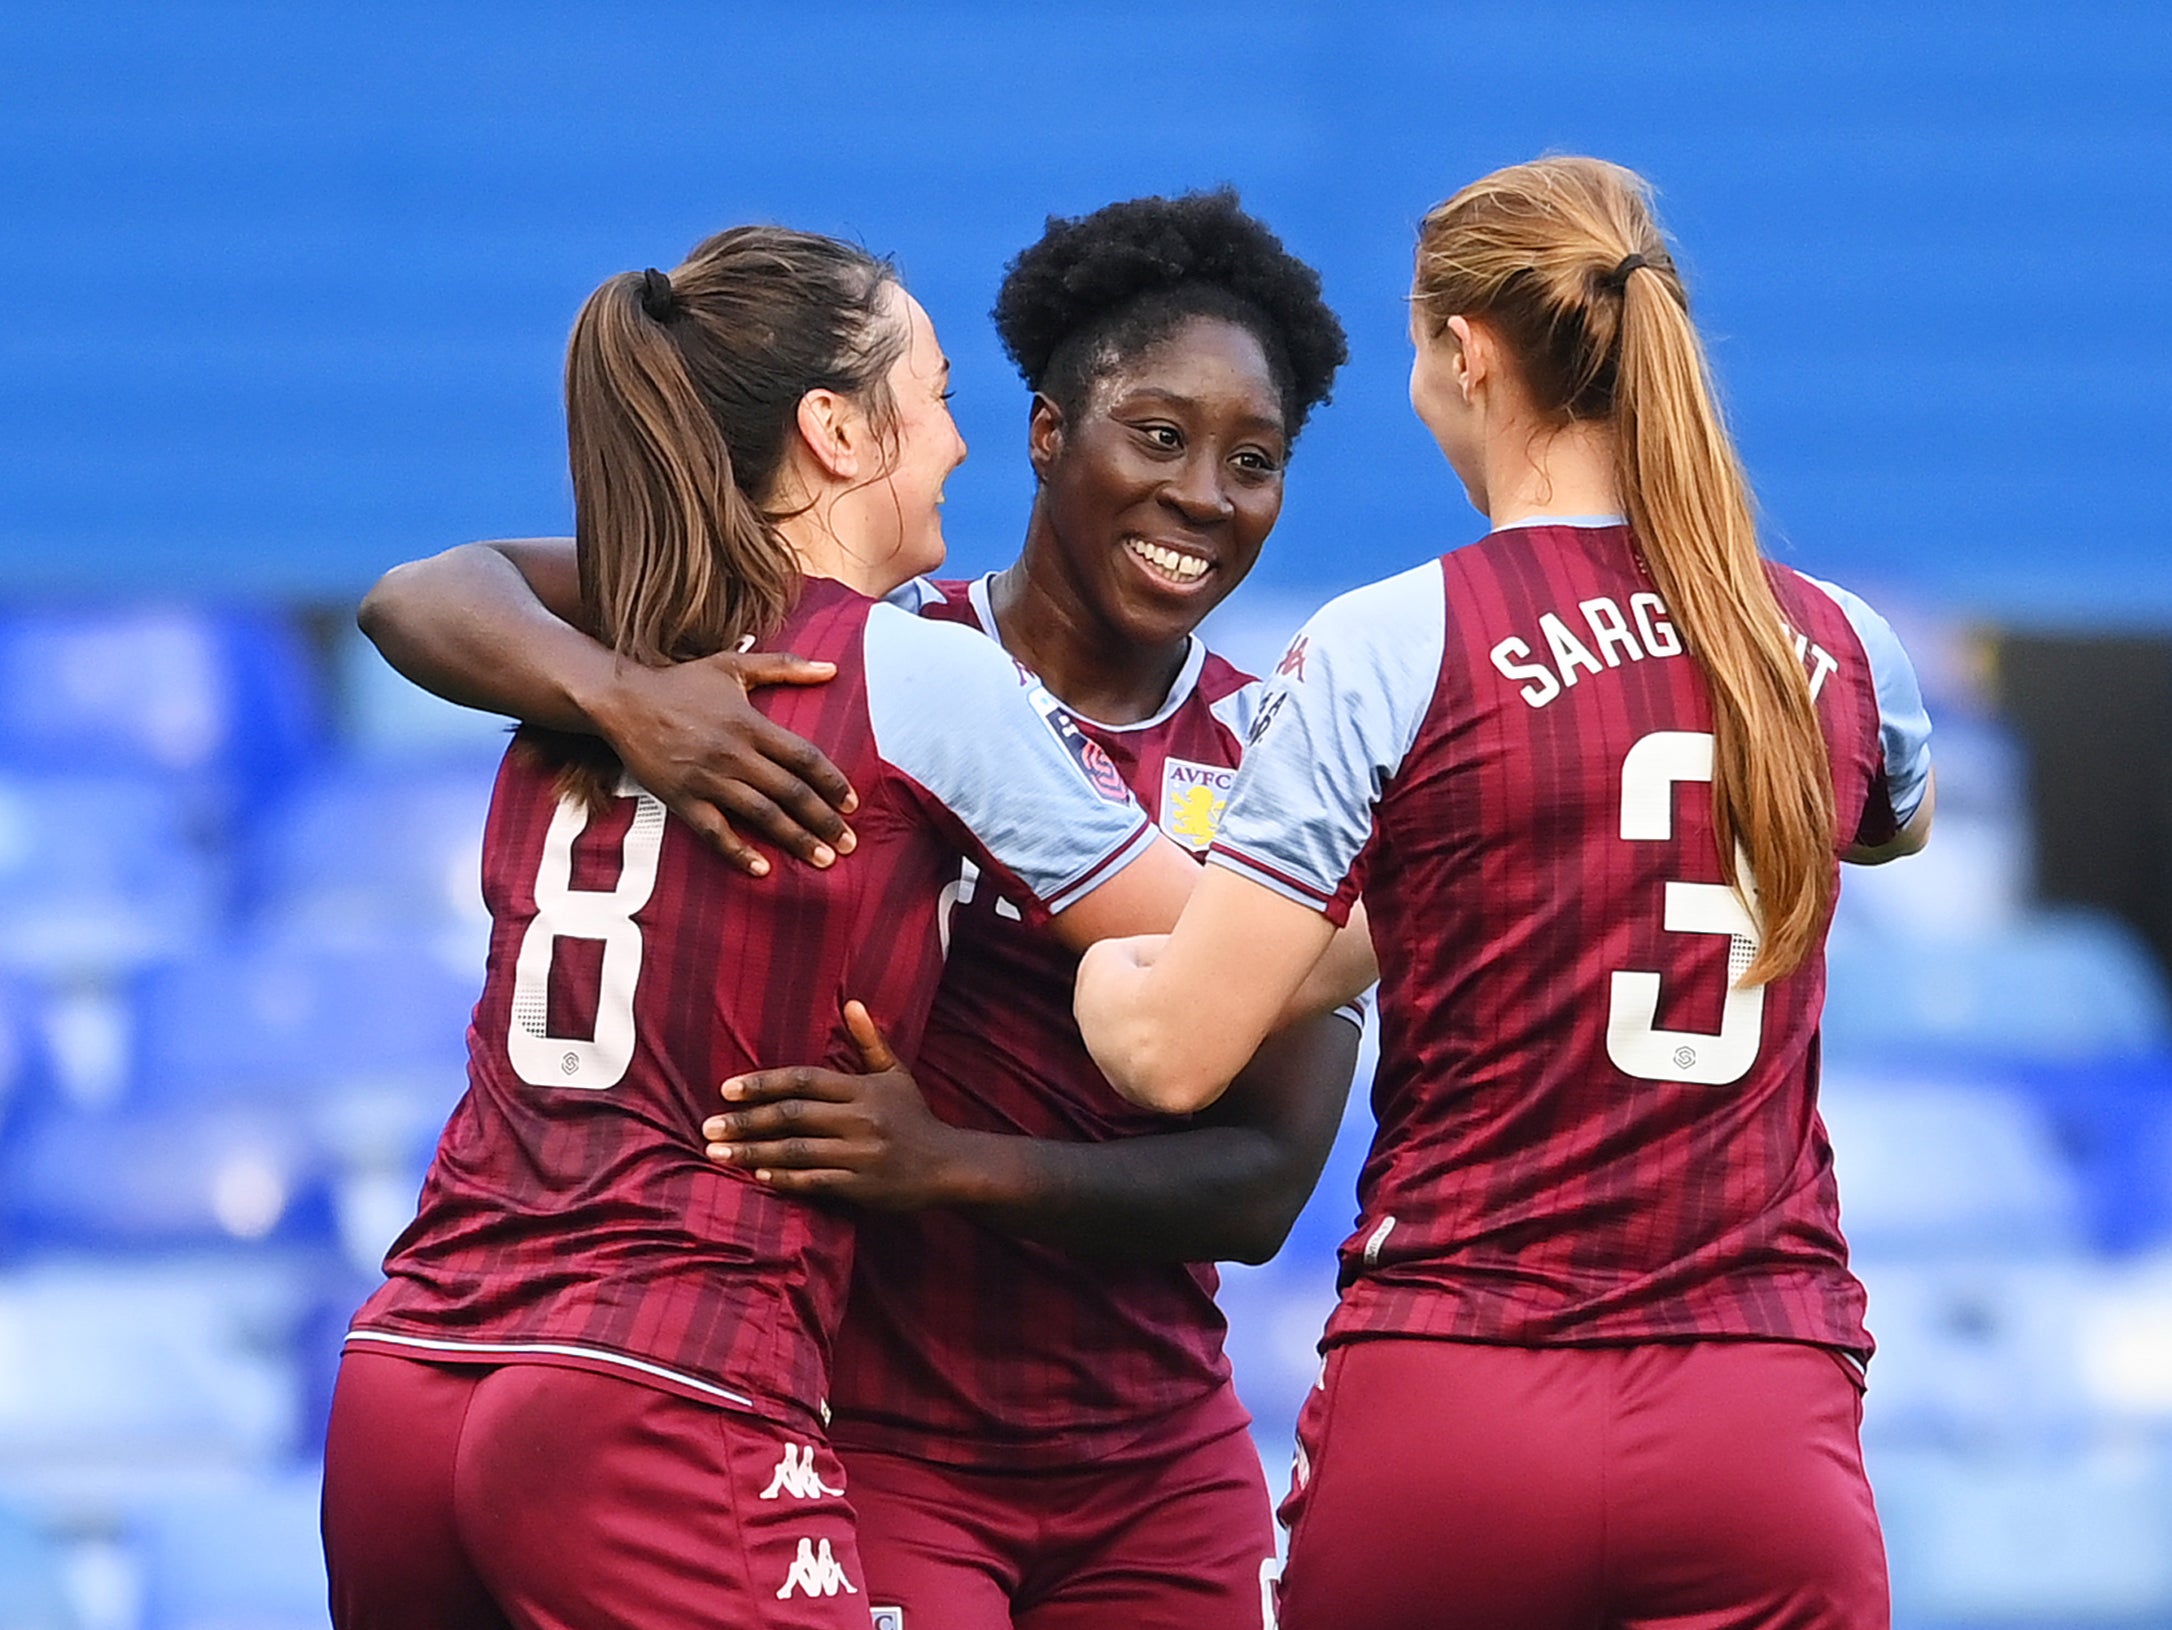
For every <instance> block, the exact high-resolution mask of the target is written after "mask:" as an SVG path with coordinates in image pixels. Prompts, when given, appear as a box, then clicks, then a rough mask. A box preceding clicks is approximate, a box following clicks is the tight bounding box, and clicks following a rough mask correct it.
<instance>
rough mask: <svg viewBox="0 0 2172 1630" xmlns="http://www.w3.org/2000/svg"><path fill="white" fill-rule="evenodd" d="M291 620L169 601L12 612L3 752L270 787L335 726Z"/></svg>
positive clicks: (2, 655)
mask: <svg viewBox="0 0 2172 1630" xmlns="http://www.w3.org/2000/svg"><path fill="white" fill-rule="evenodd" d="M321 691H322V686H321V685H320V684H319V682H318V680H317V676H316V673H315V665H314V663H313V662H312V660H311V658H310V655H309V652H308V650H307V648H306V646H305V645H304V643H303V641H302V639H301V636H300V633H299V631H298V629H297V628H296V627H295V626H294V624H293V623H292V621H291V620H289V619H287V618H284V617H281V616H277V615H274V614H271V613H266V612H225V613H220V612H211V611H205V610H202V609H199V608H194V607H182V606H161V607H137V608H112V609H100V610H95V611H90V610H85V611H42V612H15V613H12V614H10V615H7V616H4V617H0V762H8V763H12V764H15V765H18V766H33V765H34V766H39V767H42V768H46V769H68V770H74V771H78V772H104V773H113V772H138V773H151V774H157V775H163V776H167V777H173V778H179V779H185V780H191V781H198V782H208V781H217V782H223V783H226V784H229V785H230V786H233V787H235V788H239V789H251V790H254V789H264V788H269V787H271V786H274V785H276V784H278V783H279V782H281V781H283V780H284V779H285V778H286V776H287V775H288V774H290V773H291V772H292V770H293V768H294V766H295V765H296V764H297V763H298V762H300V761H301V760H302V759H303V758H305V757H306V756H307V755H309V754H310V753H312V752H314V751H315V750H316V749H317V747H318V745H319V743H320V741H321V738H322V735H323V711H324V710H323V702H322V697H321Z"/></svg>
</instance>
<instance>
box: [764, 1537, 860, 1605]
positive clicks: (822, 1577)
mask: <svg viewBox="0 0 2172 1630" xmlns="http://www.w3.org/2000/svg"><path fill="white" fill-rule="evenodd" d="M795 1590H803V1591H805V1592H806V1593H807V1594H808V1595H810V1596H835V1595H836V1594H837V1593H838V1592H839V1591H840V1590H841V1591H843V1592H844V1593H845V1594H846V1595H847V1596H857V1595H859V1594H860V1592H859V1589H858V1587H857V1586H855V1585H854V1584H853V1582H852V1581H851V1580H849V1579H847V1578H846V1577H845V1570H844V1568H843V1566H842V1565H841V1564H840V1563H839V1562H838V1560H837V1558H836V1557H835V1556H833V1555H831V1553H830V1542H829V1541H828V1540H822V1541H820V1542H819V1548H818V1545H817V1542H816V1541H814V1540H811V1539H803V1540H801V1541H800V1542H799V1555H798V1556H796V1557H794V1558H793V1559H792V1571H791V1572H790V1573H788V1574H786V1575H785V1576H784V1586H783V1588H782V1589H780V1590H779V1591H778V1592H777V1600H778V1601H780V1602H786V1601H790V1600H791V1599H792V1592H793V1591H795Z"/></svg>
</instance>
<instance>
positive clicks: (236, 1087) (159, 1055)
mask: <svg viewBox="0 0 2172 1630" xmlns="http://www.w3.org/2000/svg"><path fill="white" fill-rule="evenodd" d="M482 977H483V965H482V961H481V959H480V958H477V959H476V960H475V961H473V962H472V963H461V964H451V965H449V964H448V962H447V961H446V960H444V959H441V958H440V957H438V956H436V955H435V954H433V953H432V952H430V951H429V950H427V949H420V948H418V947H416V946H415V945H413V944H412V943H408V942H401V941H384V940H379V941H376V942H373V943H350V944H345V945H341V946H336V947H331V948H319V947H314V946H309V945H302V944H282V943H279V942H276V941H266V940H262V939H258V940H255V941H251V942H246V943H242V944H236V945H225V946H220V947H217V948H213V949H209V950H204V951H199V952H197V953H195V954H193V955H191V956H188V957H186V958H182V959H179V960H176V961H172V962H168V963H165V964H162V965H160V966H159V967H156V968H153V969H151V970H149V971H148V972H146V973H145V974H144V976H143V977H142V979H141V980H140V982H139V984H138V987H137V1001H136V1011H135V1023H134V1029H135V1038H136V1053H135V1066H134V1076H135V1085H134V1088H133V1097H134V1100H135V1102H137V1103H138V1104H152V1103H158V1102H162V1101H163V1102H190V1103H226V1102H240V1103H248V1102H253V1101H266V1100H281V1099H283V1100H286V1101H289V1102H303V1103H307V1104H311V1105H323V1104H325V1103H326V1102H328V1101H330V1100H332V1099H333V1098H335V1097H337V1096H338V1095H342V1094H366V1095H389V1096H394V1097H410V1096H420V1097H422V1098H425V1099H427V1100H428V1101H430V1102H432V1103H434V1104H437V1105H440V1106H441V1108H440V1111H439V1113H440V1117H442V1113H443V1109H444V1108H449V1107H450V1106H451V1104H452V1102H453V1100H454V1099H456V1098H457V1097H458V1096H459V1094H460V1090H461V1087H462V1085H463V1084H464V1082H465V1073H464V1072H465V1062H466V1058H467V1047H466V1037H467V1026H468V1016H469V1013H470V1011H471V1010H472V1009H473V1007H474V1005H475V998H476V995H477V993H478V992H479V991H480V990H481V988H482Z"/></svg>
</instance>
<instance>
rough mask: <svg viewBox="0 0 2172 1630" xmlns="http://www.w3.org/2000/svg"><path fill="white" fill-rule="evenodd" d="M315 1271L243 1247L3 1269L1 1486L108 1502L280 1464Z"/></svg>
mask: <svg viewBox="0 0 2172 1630" xmlns="http://www.w3.org/2000/svg"><path fill="white" fill-rule="evenodd" d="M314 1284H315V1278H314V1274H313V1272H312V1271H311V1270H310V1269H309V1268H308V1267H307V1266H306V1265H303V1264H297V1263H294V1262H290V1261H284V1260H280V1259H276V1258H273V1257H269V1256H265V1255H262V1254H256V1255H252V1256H248V1257H241V1256H236V1255H234V1254H232V1253H228V1254H225V1255H223V1256H220V1257H206V1258H188V1259H177V1260H167V1261H159V1262H136V1263H122V1262H114V1263H99V1262H95V1261H87V1260H83V1261H74V1260H70V1261H51V1262H45V1263H40V1264H38V1265H36V1266H34V1267H28V1268H21V1269H17V1270H15V1271H13V1272H10V1273H7V1274H4V1275H0V1362H4V1364H5V1384H0V1496H6V1497H10V1498H13V1499H16V1500H18V1501H21V1500H24V1499H33V1498H34V1499H36V1500H38V1501H40V1502H41V1503H43V1502H59V1503H62V1504H65V1505H73V1506H77V1507H80V1506H81V1505H83V1504H84V1503H85V1502H92V1501H103V1502H105V1503H106V1504H107V1505H108V1506H110V1505H111V1504H112V1503H113V1502H115V1501H118V1500H122V1499H125V1498H128V1497H132V1496H134V1495H137V1494H140V1493H142V1492H144V1491H146V1490H147V1489H152V1488H155V1487H157V1486H159V1485H160V1484H162V1483H170V1484H172V1485H175V1486H193V1484H194V1483H195V1482H196V1481H200V1480H201V1479H202V1478H203V1477H204V1476H206V1475H208V1474H211V1473H214V1472H217V1471H218V1470H220V1469H222V1468H224V1469H227V1470H230V1471H232V1470H253V1469H259V1468H266V1467H271V1466H276V1465H278V1464H280V1463H282V1462H284V1461H285V1460H286V1458H287V1457H288V1456H290V1455H291V1454H293V1453H294V1451H295V1450H296V1448H297V1446H298V1438H299V1432H300V1429H301V1425H302V1420H303V1416H302V1409H303V1404H304V1398H303V1390H302V1382H301V1377H300V1373H299V1370H298V1367H297V1364H296V1359H295V1355H294V1352H293V1345H294V1339H295V1334H296V1331H297V1329H298V1327H299V1324H300V1322H301V1321H302V1320H303V1318H304V1317H305V1316H306V1314H307V1311H308V1308H309V1306H310V1303H311V1299H312V1297H313V1296H314V1295H315V1294H316V1292H315V1290H314V1288H313V1287H314Z"/></svg>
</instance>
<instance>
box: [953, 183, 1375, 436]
mask: <svg viewBox="0 0 2172 1630" xmlns="http://www.w3.org/2000/svg"><path fill="white" fill-rule="evenodd" d="M1195 316H1212V317H1224V318H1227V319H1229V320H1230V321H1232V322H1236V323H1239V324H1241V325H1242V326H1243V327H1245V328H1247V329H1249V330H1250V331H1251V332H1252V334H1253V335H1254V336H1255V337H1256V338H1257V339H1258V340H1259V342H1260V348H1261V350H1263V351H1264V352H1265V353H1266V355H1267V364H1268V367H1269V368H1270V369H1271V370H1272V371H1273V374H1274V378H1275V382H1276V384H1277V385H1278V386H1279V387H1280V388H1281V391H1282V409H1283V416H1284V418H1285V419H1286V421H1287V422H1288V426H1289V433H1290V437H1291V439H1292V440H1293V441H1294V440H1295V439H1296V436H1297V432H1298V431H1299V430H1301V429H1302V428H1303V427H1304V423H1305V419H1306V416H1307V415H1309V414H1310V413H1311V412H1312V410H1313V409H1314V408H1316V407H1318V406H1319V405H1320V404H1321V403H1322V402H1324V401H1326V400H1327V399H1328V396H1329V393H1330V391H1331V389H1332V387H1333V385H1334V382H1335V370H1336V369H1337V368H1339V367H1341V366H1342V364H1343V362H1344V361H1345V360H1347V358H1348V357H1349V354H1350V352H1349V346H1348V344H1347V343H1346V342H1345V341H1344V339H1343V332H1342V323H1341V322H1340V321H1339V320H1338V319H1337V318H1336V316H1335V313H1334V312H1333V311H1332V310H1330V309H1329V308H1328V305H1327V302H1326V301H1325V300H1323V299H1321V298H1320V274H1319V273H1318V272H1316V271H1314V270H1313V269H1312V268H1311V267H1310V266H1308V265H1306V264H1305V263H1304V262H1303V261H1301V260H1299V259H1298V258H1297V257H1296V256H1295V255H1293V254H1291V253H1290V252H1289V251H1288V250H1287V249H1285V248H1283V247H1282V240H1281V239H1280V238H1278V237H1276V236H1275V235H1274V233H1272V232H1271V231H1269V230H1268V229H1267V227H1266V226H1265V225H1263V224H1262V223H1261V222H1260V221H1258V220H1257V219H1255V218H1254V217H1252V216H1250V215H1248V214H1246V213H1245V211H1244V208H1243V206H1242V205H1241V204H1239V203H1238V201H1237V193H1236V189H1234V188H1232V187H1221V188H1217V189H1216V190H1215V191H1213V192H1190V193H1185V194H1184V195H1183V196H1182V197H1178V198H1131V199H1126V200H1125V201H1123V202H1122V203H1116V204H1109V205H1106V206H1105V207H1103V208H1101V209H1097V210H1095V211H1094V212H1093V213H1092V214H1091V215H1080V216H1076V217H1073V218H1071V219H1064V218H1062V217H1060V216H1054V215H1052V216H1050V217H1049V218H1048V229H1047V230H1046V231H1045V232H1043V233H1042V234H1041V236H1040V239H1039V241H1038V242H1036V243H1033V244H1031V245H1030V246H1028V247H1027V248H1026V249H1025V250H1024V251H1023V252H1022V253H1021V254H1020V255H1019V256H1018V258H1017V259H1015V260H1013V261H1012V262H1011V263H1010V266H1009V267H1008V269H1007V270H1006V273H1005V275H1004V278H1003V287H1002V288H1001V289H1000V290H998V291H997V294H996V304H995V325H996V333H997V334H998V335H999V336H1000V337H1001V338H1002V341H1003V349H1004V351H1005V352H1006V353H1007V354H1008V355H1009V357H1010V359H1011V361H1012V362H1014V363H1016V364H1017V365H1018V371H1019V373H1020V374H1022V375H1023V376H1024V377H1025V381H1026V383H1027V384H1028V385H1029V386H1031V387H1032V388H1033V389H1034V390H1037V391H1040V392H1042V393H1044V394H1045V395H1047V396H1049V397H1050V398H1052V399H1053V400H1054V401H1055V402H1056V404H1057V405H1058V406H1060V407H1061V408H1063V409H1064V411H1065V412H1066V413H1074V412H1076V411H1078V409H1079V407H1080V405H1081V404H1082V403H1083V402H1084V401H1085V399H1086V394H1087V391H1088V389H1089V387H1090V386H1091V385H1092V383H1093V381H1094V380H1095V378H1097V377H1098V376H1099V375H1101V374H1102V373H1103V372H1104V371H1105V370H1107V369H1108V368H1109V367H1111V366H1113V365H1114V364H1116V363H1118V362H1120V361H1123V360H1126V359H1128V358H1131V357H1136V356H1138V355H1139V354H1140V353H1141V352H1143V351H1146V350H1148V349H1150V348H1151V347H1153V346H1154V345H1155V344H1157V343H1159V342H1160V341H1161V340H1162V339H1164V338H1166V337H1167V335H1168V334H1169V332H1170V331H1171V330H1172V329H1174V328H1175V327H1176V326H1177V325H1178V324H1179V323H1181V322H1183V321H1185V320H1186V319H1187V318H1190V317H1195Z"/></svg>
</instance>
